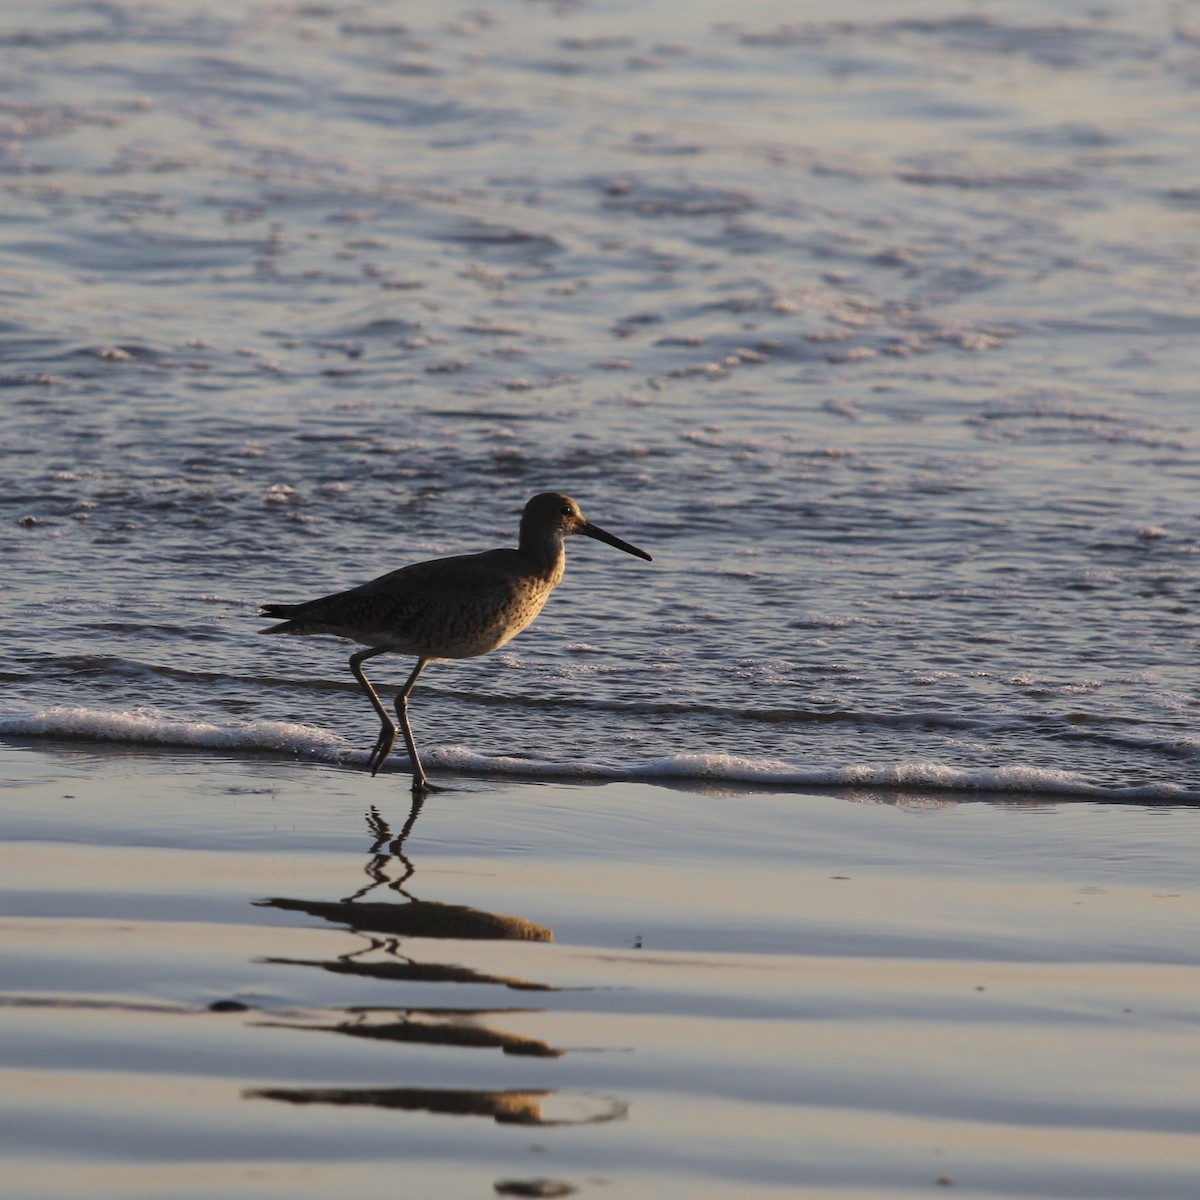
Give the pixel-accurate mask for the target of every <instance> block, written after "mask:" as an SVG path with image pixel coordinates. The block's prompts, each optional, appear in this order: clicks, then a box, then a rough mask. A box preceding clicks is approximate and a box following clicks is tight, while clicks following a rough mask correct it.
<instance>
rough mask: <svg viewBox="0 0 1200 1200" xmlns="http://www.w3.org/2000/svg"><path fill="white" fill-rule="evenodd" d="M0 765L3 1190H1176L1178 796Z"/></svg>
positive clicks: (1182, 1185) (38, 762)
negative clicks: (1154, 798)
mask: <svg viewBox="0 0 1200 1200" xmlns="http://www.w3.org/2000/svg"><path fill="white" fill-rule="evenodd" d="M3 762H4V766H5V770H4V773H3V775H4V778H5V780H6V781H7V782H8V786H7V787H5V788H4V789H3V792H2V793H0V794H2V797H3V799H2V801H0V803H2V804H3V828H4V830H5V838H4V841H3V843H0V861H2V871H0V880H2V881H3V884H2V893H0V960H2V961H3V963H4V964H5V966H4V973H3V981H2V984H0V1017H2V1028H3V1031H4V1032H3V1052H2V1060H0V1080H2V1086H0V1106H2V1108H3V1113H2V1115H0V1140H2V1154H3V1160H4V1171H5V1178H6V1180H7V1181H8V1183H7V1184H6V1188H5V1194H6V1196H10V1197H38V1198H39V1200H40V1198H43V1197H59V1196H61V1197H77V1196H79V1195H83V1194H86V1195H88V1196H89V1197H109V1196H112V1197H118V1196H119V1197H122V1198H128V1197H154V1198H155V1200H160V1198H163V1197H171V1198H175V1197H222V1198H224V1197H231V1196H247V1197H275V1196H279V1197H283V1196H287V1197H297V1196H301V1197H304V1196H312V1197H318V1196H320V1197H327V1196H330V1195H334V1194H340V1195H354V1196H356V1197H375V1196H378V1197H383V1196H388V1197H391V1196H395V1195H397V1194H403V1195H411V1196H420V1197H422V1198H426V1197H448V1198H449V1197H455V1198H460V1197H470V1196H492V1195H497V1194H499V1195H567V1194H578V1195H582V1196H587V1195H594V1196H603V1197H626V1196H629V1197H647V1198H649V1197H655V1198H658V1197H667V1196H670V1197H674V1196H679V1197H682V1196H687V1197H709V1196H711V1197H726V1196H733V1195H736V1196H738V1197H754V1196H783V1195H787V1196H826V1195H829V1194H832V1193H834V1192H840V1193H843V1194H852V1195H854V1196H856V1197H858V1196H869V1197H900V1196H919V1195H929V1194H931V1193H938V1192H940V1191H941V1190H942V1189H943V1188H945V1189H956V1190H958V1191H962V1192H969V1193H971V1194H973V1195H986V1196H1039V1197H1042V1196H1054V1197H1058V1196H1062V1197H1088V1198H1090V1200H1095V1198H1097V1197H1110V1196H1111V1197H1134V1196H1137V1197H1139V1198H1147V1197H1175V1196H1178V1197H1181V1198H1182V1197H1191V1196H1194V1195H1195V1194H1196V1191H1197V1187H1198V1186H1200V1134H1197V1132H1196V1131H1197V1129H1198V1128H1200V1095H1198V1093H1197V1091H1196V1088H1195V1078H1196V1065H1197V1063H1196V1059H1197V1056H1198V1052H1200V1042H1198V1041H1197V1038H1196V1033H1195V1030H1196V1020H1197V1015H1198V1012H1197V1010H1198V1002H1197V999H1196V997H1197V995H1200V965H1198V964H1200V951H1198V950H1197V941H1196V937H1195V931H1196V929H1197V927H1198V919H1200V900H1198V897H1197V893H1196V888H1195V876H1194V858H1195V842H1196V839H1195V813H1194V811H1193V810H1190V809H1186V808H1170V807H1161V806H1160V807H1156V808H1143V807H1140V806H1128V805H1127V806H1104V805H1098V804H1094V803H1091V802H1080V803H1072V802H1070V801H1068V800H1063V801H1059V802H1055V803H1047V802H1046V801H1045V799H1044V798H1043V799H1042V800H1041V801H1040V802H1036V803H1034V802H1022V800H1021V799H1020V798H1019V797H1018V798H1014V797H1012V796H1007V797H1002V798H1001V797H995V798H993V797H987V796H982V795H963V796H947V795H946V794H942V795H939V796H922V795H920V794H917V793H908V794H884V793H874V794H865V793H857V794H852V793H845V792H843V793H840V794H825V795H812V794H780V793H771V792H757V793H756V792H741V793H733V792H729V793H722V794H705V793H700V792H696V791H684V790H675V789H671V788H667V787H662V786H657V787H656V786H650V785H646V784H640V783H639V784H605V785H603V786H596V787H587V786H578V785H576V786H566V785H561V784H554V785H539V784H533V783H529V784H523V783H513V782H511V781H504V782H496V781H493V780H487V779H482V778H469V777H446V778H444V779H443V782H444V783H446V784H448V785H449V787H448V790H446V791H444V792H440V793H438V794H436V795H434V796H432V797H431V798H430V799H429V801H428V802H427V803H426V805H425V807H424V809H423V811H422V812H421V813H420V814H419V816H418V817H417V819H416V821H415V822H414V823H413V825H412V827H411V829H410V830H409V832H408V834H407V837H406V838H405V840H404V842H403V844H402V845H401V844H399V843H398V841H397V838H398V837H399V836H400V835H402V834H403V832H404V827H405V823H406V821H407V819H408V818H409V816H410V812H409V804H408V798H407V795H406V790H405V785H406V779H405V777H404V776H403V775H400V774H396V773H394V774H391V775H389V776H387V777H380V778H378V779H376V780H374V781H372V780H371V779H369V778H368V777H367V776H366V775H365V774H362V773H358V772H354V771H350V770H346V769H341V768H336V767H331V766H327V765H321V764H312V763H300V762H293V761H281V760H279V759H277V758H268V757H263V758H262V759H249V760H247V759H245V758H241V759H238V758H233V757H230V758H227V759H221V758H214V757H213V756H212V755H210V754H189V753H178V752H156V753H138V754H131V753H125V752H121V751H114V750H112V749H110V748H106V747H100V746H95V745H86V744H76V745H60V746H58V747H56V748H53V749H50V750H47V749H46V748H44V747H42V748H34V747H19V746H10V747H7V748H6V749H5V750H4V751H3ZM373 810H374V811H373Z"/></svg>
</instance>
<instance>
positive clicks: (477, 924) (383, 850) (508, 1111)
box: [243, 797, 627, 1125]
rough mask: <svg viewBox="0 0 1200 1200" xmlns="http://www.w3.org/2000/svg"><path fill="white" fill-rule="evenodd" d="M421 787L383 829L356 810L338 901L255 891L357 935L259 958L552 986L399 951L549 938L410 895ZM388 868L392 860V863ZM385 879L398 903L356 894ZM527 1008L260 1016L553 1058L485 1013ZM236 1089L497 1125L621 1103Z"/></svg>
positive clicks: (521, 924)
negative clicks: (353, 841)
mask: <svg viewBox="0 0 1200 1200" xmlns="http://www.w3.org/2000/svg"><path fill="white" fill-rule="evenodd" d="M421 806H422V798H421V797H416V798H414V801H413V806H412V810H411V812H410V813H409V816H408V820H407V821H406V822H405V824H404V828H403V829H401V831H400V833H399V834H398V835H393V834H392V831H391V829H390V828H389V826H388V824H387V822H386V821H385V820H384V818H383V817H382V815H381V814H380V813H379V811H378V810H377V809H375V808H372V809H371V811H370V812H369V813H368V814H367V826H368V829H369V830H370V832H371V836H372V842H371V847H370V851H369V857H368V859H367V862H366V865H365V867H364V872H365V874H366V876H367V879H368V882H367V883H366V884H365V885H364V886H363V887H361V888H359V889H358V890H357V891H356V892H354V893H353V894H352V895H350V896H348V897H346V898H345V899H344V900H335V901H325V900H305V899H297V898H292V897H280V896H277V897H273V898H271V899H268V900H261V901H259V902H258V903H259V905H260V906H262V907H269V908H278V909H283V910H286V911H291V912H304V913H308V914H309V915H311V916H315V917H320V918H321V919H323V920H326V921H330V922H333V923H336V924H338V925H344V926H348V927H349V928H350V929H351V930H353V931H354V932H355V933H356V934H358V935H359V936H361V937H363V938H365V939H366V942H367V944H366V945H365V946H361V947H359V948H358V949H356V950H352V951H349V952H347V953H345V954H342V955H339V956H337V957H336V958H333V959H324V960H321V959H293V958H267V959H264V960H262V961H264V962H267V963H275V964H280V965H285V966H294V967H295V966H301V967H317V968H319V969H321V970H324V971H329V972H332V973H334V974H341V975H355V976H365V977H370V978H374V979H380V980H387V981H396V982H401V983H413V982H419V983H441V984H445V983H470V984H492V985H499V986H502V987H505V988H509V989H517V990H521V991H541V992H552V991H556V990H557V989H556V988H555V987H553V986H552V985H551V984H547V983H537V982H534V981H531V980H528V979H523V978H519V977H515V976H506V975H497V974H491V973H488V972H484V971H479V970H476V969H475V968H472V967H468V966H464V965H459V964H454V963H442V962H430V961H421V960H420V959H418V958H416V957H414V956H413V955H412V953H411V952H410V953H404V952H402V947H404V949H405V950H409V949H410V947H409V945H408V944H407V943H406V941H405V939H434V938H443V939H445V938H453V939H464V940H477V941H478V940H485V941H495V940H500V939H507V940H513V941H524V942H549V941H552V940H553V934H552V933H551V931H550V930H549V929H547V928H545V927H544V926H542V925H536V924H534V923H533V922H532V921H527V920H525V919H524V918H522V917H510V916H505V915H504V914H502V913H489V912H483V911H481V910H479V909H474V908H469V907H467V906H466V905H460V904H443V903H441V902H438V901H429V900H420V899H418V898H417V897H416V896H414V895H413V894H412V892H411V891H410V890H409V883H410V881H411V879H412V877H413V875H414V873H415V870H416V868H415V866H414V864H413V862H412V860H411V859H410V858H409V857H408V855H407V854H406V853H405V849H404V845H405V841H406V840H407V838H408V836H409V835H410V834H411V832H412V829H413V826H414V824H415V823H416V820H417V817H418V816H419V814H420V811H421ZM397 868H398V870H397ZM380 888H384V889H386V890H387V891H390V892H393V893H395V894H396V895H397V896H398V897H400V898H401V902H400V903H396V902H391V901H379V900H370V901H368V900H366V899H365V897H367V896H368V895H370V893H372V892H374V891H376V890H377V889H380ZM537 1011H539V1010H536V1009H517V1008H503V1009H497V1008H487V1009H466V1008H451V1007H448V1006H445V1005H442V1006H439V1007H437V1008H421V1007H410V1006H351V1007H345V1008H339V1009H337V1010H335V1011H334V1012H333V1013H332V1014H331V1013H330V1011H329V1010H328V1009H325V1010H321V1011H319V1012H314V1013H313V1014H312V1017H311V1019H307V1020H305V1019H303V1018H301V1019H296V1020H291V1021H263V1022H261V1023H260V1025H261V1026H263V1027H269V1028H277V1029H278V1028H283V1029H292V1030H298V1031H305V1032H314V1033H337V1034H343V1035H345V1036H347V1037H352V1038H367V1039H371V1040H373V1041H375V1042H377V1043H380V1044H389V1043H390V1044H392V1045H397V1046H399V1045H401V1044H410V1045H411V1044H421V1045H424V1046H446V1047H454V1048H458V1049H479V1050H500V1051H501V1052H502V1053H503V1054H507V1055H514V1056H521V1057H527V1058H543V1059H553V1058H561V1057H562V1056H563V1054H564V1051H563V1050H561V1049H559V1048H558V1047H556V1046H552V1045H550V1044H549V1043H548V1042H546V1041H543V1040H541V1039H538V1038H533V1037H528V1036H525V1035H522V1034H517V1033H512V1032H509V1031H506V1030H501V1029H495V1028H493V1027H492V1026H491V1025H489V1024H487V1023H486V1018H489V1017H491V1018H496V1017H503V1016H508V1017H513V1016H517V1015H527V1014H530V1013H534V1014H536V1013H537ZM243 1096H244V1097H245V1098H246V1099H265V1100H275V1101H279V1102H283V1103H287V1104H333V1105H340V1106H353V1105H367V1106H371V1107H374V1108H383V1109H397V1110H404V1111H410V1112H415V1111H422V1112H430V1113H440V1114H447V1115H455V1116H481V1117H491V1118H492V1119H493V1120H494V1121H496V1122H498V1123H500V1124H506V1125H575V1124H591V1123H594V1122H599V1121H611V1120H615V1119H617V1118H619V1117H621V1116H623V1115H624V1114H625V1111H626V1108H627V1105H626V1104H625V1102H624V1101H622V1100H619V1099H617V1098H615V1097H612V1096H598V1095H593V1094H591V1093H586V1092H575V1091H564V1090H558V1089H537V1090H530V1089H527V1088H523V1089H502V1090H491V1089H489V1090H475V1089H460V1088H425V1087H354V1088H338V1087H311V1088H295V1087H285V1088H281V1087H275V1088H254V1089H248V1090H246V1091H245V1092H243Z"/></svg>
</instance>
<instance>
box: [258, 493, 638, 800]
mask: <svg viewBox="0 0 1200 1200" xmlns="http://www.w3.org/2000/svg"><path fill="white" fill-rule="evenodd" d="M579 533H582V534H585V535H586V536H587V537H590V538H595V539H596V540H597V541H600V542H607V543H608V544H609V545H610V546H616V548H617V549H618V550H624V551H625V553H626V554H635V555H637V557H638V558H644V559H645V560H646V561H647V562H651V561H653V560H652V559H651V558H650V555H649V554H647V553H646V552H645V550H639V549H638V548H637V547H636V546H631V545H630V544H629V543H628V542H623V541H622V540H621V539H620V538H619V537H615V536H614V535H613V534H611V533H608V532H607V531H605V530H603V529H601V528H599V526H596V525H593V524H592V523H591V522H590V521H588V520H585V519H584V516H583V513H581V512H580V511H579V505H578V504H576V503H575V501H574V500H572V499H571V497H570V496H564V495H563V494H562V493H561V492H543V493H541V495H538V496H534V498H533V499H532V500H530V501H529V503H528V504H526V505H525V511H524V513H523V514H522V515H521V533H520V541H519V544H518V546H517V548H516V549H515V550H508V549H503V550H485V551H483V553H482V554H460V555H456V556H455V557H453V558H434V559H430V560H429V561H428V562H420V563H413V564H412V566H408V567H401V568H400V569H399V570H398V571H392V572H390V573H389V574H387V575H381V576H380V577H379V578H378V579H372V580H371V581H370V582H369V583H364V584H362V585H361V586H359V587H356V588H351V589H350V590H349V591H345V592H337V593H335V594H334V595H332V596H323V597H322V598H321V599H319V600H308V601H306V602H304V603H301V604H264V605H263V606H262V608H261V610H260V612H259V616H263V617H283V618H284V620H283V622H282V623H281V624H279V625H272V626H271V627H270V628H269V629H262V630H260V631H259V632H260V633H291V634H332V635H333V636H334V637H342V638H348V639H349V640H350V641H352V642H357V643H358V644H359V645H360V646H365V647H366V649H365V650H359V651H358V652H357V653H355V654H352V655H351V656H350V670H351V671H353V672H354V678H355V679H357V680H358V683H359V686H360V687H361V688H362V690H363V691H364V692H366V694H367V698H368V699H369V700H370V701H371V706H372V707H373V708H374V709H375V712H376V713H377V714H378V716H379V721H380V728H379V737H378V738H377V739H376V741H375V745H374V747H373V748H372V750H371V753H370V754H369V755H368V756H367V767H368V768H369V769H370V772H371V774H372V775H374V774H376V772H378V770H379V768H380V767H381V766H383V762H384V760H385V759H386V758H387V756H388V755H389V754H390V753H391V750H392V746H393V745H394V744H395V741H396V726H395V725H394V724H393V723H392V719H391V717H390V716H389V715H388V712H387V709H385V708H384V707H383V704H382V702H381V701H380V699H379V696H378V694H377V693H376V691H375V689H374V688H373V687H372V686H371V683H370V680H368V679H367V677H366V675H364V674H363V669H362V665H363V663H364V662H366V660H367V659H368V658H374V657H375V656H376V655H377V654H408V655H415V656H416V659H417V665H416V666H415V667H414V668H413V672H412V674H411V675H409V677H408V680H407V682H406V683H405V684H404V686H403V687H402V688H401V689H400V694H399V695H398V696H397V697H396V715H397V716H398V717H399V718H400V729H401V730H402V731H403V733H404V741H405V744H406V746H407V747H408V756H409V758H410V760H411V761H412V777H413V782H412V788H413V792H414V794H424V793H425V792H427V791H429V790H430V785H429V780H428V778H427V777H426V775H425V771H424V769H423V768H422V766H421V760H420V758H418V756H417V744H416V742H415V741H414V740H413V734H412V727H411V726H410V725H409V723H408V697H409V695H410V693H411V692H412V690H413V686H414V685H415V684H416V682H417V677H418V676H419V675H420V674H421V672H422V671H423V670H424V669H425V666H426V664H428V663H431V662H434V661H435V660H437V659H447V658H475V657H476V656H477V655H480V654H488V653H490V652H491V651H492V650H497V649H499V648H500V647H501V646H503V645H504V644H505V643H506V642H508V641H510V640H511V639H512V638H514V637H516V635H517V634H518V633H520V632H521V630H522V629H524V628H525V627H526V626H528V625H529V624H530V623H531V622H532V621H533V619H534V618H535V617H536V616H537V615H538V613H540V612H541V611H542V605H544V604H545V603H546V599H547V597H548V596H549V595H550V593H551V592H552V591H553V590H554V589H555V587H556V586H557V585H558V584H559V582H560V581H561V580H562V577H563V570H564V568H565V567H566V562H567V557H566V553H565V551H564V549H563V542H564V540H565V539H566V538H568V537H571V536H573V535H575V534H579Z"/></svg>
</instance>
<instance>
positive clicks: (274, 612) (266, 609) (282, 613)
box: [258, 604, 304, 633]
mask: <svg viewBox="0 0 1200 1200" xmlns="http://www.w3.org/2000/svg"><path fill="white" fill-rule="evenodd" d="M303 607H304V606H303V605H302V604H264V605H262V607H261V608H259V610H258V615H259V616H260V617H292V616H294V615H295V614H296V611H297V610H298V609H300V608H303ZM299 624H300V623H299V622H298V621H290V620H285V621H282V622H281V623H280V624H278V625H271V626H269V627H268V628H266V629H260V630H259V631H258V632H259V633H296V632H297V631H298V630H297V627H298V626H299Z"/></svg>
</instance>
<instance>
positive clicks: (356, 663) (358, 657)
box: [350, 650, 396, 775]
mask: <svg viewBox="0 0 1200 1200" xmlns="http://www.w3.org/2000/svg"><path fill="white" fill-rule="evenodd" d="M384 653H386V651H384V650H360V651H359V652H358V653H357V654H352V655H350V670H351V671H353V672H354V678H355V679H357V680H358V683H359V686H360V687H361V688H362V690H363V691H364V692H366V693H367V698H368V699H369V700H370V701H371V707H372V708H373V709H374V710H375V711H376V713H378V714H379V737H377V738H376V739H375V745H374V746H373V747H372V748H371V753H370V754H368V755H367V768H368V769H369V770H370V772H371V774H372V775H374V774H375V773H376V772H377V771H378V770H379V768H380V767H382V766H383V760H384V759H385V758H387V756H388V754H390V753H391V749H392V745H393V744H394V743H395V741H396V727H395V725H393V724H392V718H391V717H389V716H388V714H387V709H386V708H384V707H383V703H382V702H381V701H380V699H379V696H378V695H377V694H376V692H375V689H374V688H373V687H372V686H371V681H370V680H369V679H368V678H367V677H366V676H365V675H364V674H363V669H362V664H363V663H364V662H365V661H366V660H367V659H368V658H374V657H375V655H376V654H384Z"/></svg>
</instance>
